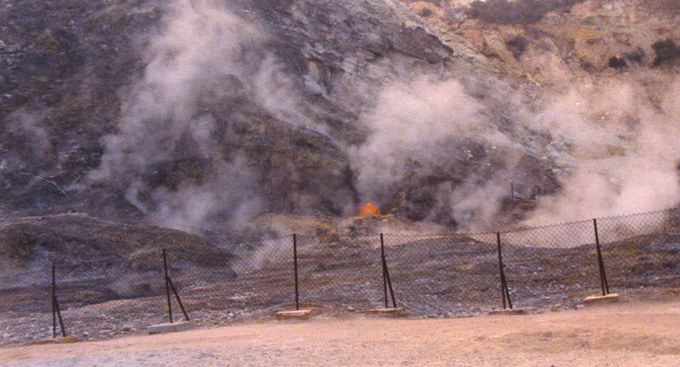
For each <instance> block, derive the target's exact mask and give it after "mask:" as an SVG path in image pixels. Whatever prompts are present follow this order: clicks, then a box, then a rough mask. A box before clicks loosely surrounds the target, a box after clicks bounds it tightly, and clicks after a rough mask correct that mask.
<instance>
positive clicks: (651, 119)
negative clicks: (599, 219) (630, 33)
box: [528, 81, 680, 224]
mask: <svg viewBox="0 0 680 367" xmlns="http://www.w3.org/2000/svg"><path fill="white" fill-rule="evenodd" d="M663 85H664V84H660V86H659V89H654V90H653V91H649V90H647V89H645V88H643V87H642V86H640V85H638V84H637V83H634V82H621V81H606V82H603V83H601V84H600V85H597V86H594V85H591V86H589V88H585V89H586V90H585V91H581V92H575V91H572V92H571V93H569V94H568V95H566V96H556V97H555V100H554V102H553V103H552V104H551V105H550V107H549V108H548V109H547V110H546V112H545V113H544V114H543V115H542V116H540V117H539V118H538V119H537V121H536V122H537V124H540V125H541V126H542V127H543V128H545V129H547V130H548V131H549V132H550V133H551V134H552V137H553V143H552V146H550V147H549V148H550V149H552V154H553V156H554V157H555V158H556V160H557V162H558V163H560V164H562V165H563V166H564V167H567V168H570V170H567V171H566V172H565V174H564V175H562V177H561V179H562V185H563V190H562V191H561V192H560V193H559V195H557V196H553V197H545V198H542V199H541V200H540V205H539V208H538V210H536V212H535V213H534V214H533V215H532V217H531V219H530V220H529V221H528V224H547V223H550V222H556V221H572V220H579V219H584V218H590V217H594V216H607V215H616V214H627V213H636V212H645V211H653V210H659V209H665V208H669V207H672V206H675V205H677V204H678V203H679V202H680V187H679V185H678V166H677V164H678V161H679V160H680V146H679V145H678V144H677V141H678V139H679V138H680V124H678V122H679V121H678V116H680V115H679V114H678V112H680V110H679V109H678V107H677V103H676V101H677V100H678V97H680V93H679V92H680V84H678V83H677V82H675V83H670V86H671V88H670V89H669V90H668V91H667V92H665V93H664V92H662V91H663V88H664V87H663ZM650 93H652V95H650ZM659 96H660V97H661V98H660V103H658V104H657V105H654V102H653V101H654V100H655V98H650V97H659ZM558 146H559V147H561V149H555V148H556V147H558Z"/></svg>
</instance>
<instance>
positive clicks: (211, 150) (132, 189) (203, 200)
mask: <svg viewBox="0 0 680 367" xmlns="http://www.w3.org/2000/svg"><path fill="white" fill-rule="evenodd" d="M266 41H267V36H266V35H265V34H264V33H263V32H262V31H261V30H260V29H258V28H257V27H256V26H253V25H251V24H249V23H248V22H247V21H245V20H243V19H241V18H240V17H238V16H236V15H234V14H233V13H232V12H230V11H229V10H227V9H225V8H224V5H223V4H222V5H220V4H219V3H218V2H213V1H210V0H197V1H196V0H194V1H189V0H176V1H174V2H173V3H172V4H171V5H170V6H169V12H168V15H167V18H166V22H165V24H164V27H163V28H162V30H161V31H160V32H159V33H158V34H156V35H154V36H153V37H150V39H149V45H148V54H147V55H146V57H147V60H146V61H147V66H146V68H145V71H144V76H143V78H142V79H141V80H140V81H139V82H138V83H136V84H135V85H134V86H132V87H131V89H130V90H129V91H124V92H123V93H122V94H123V95H122V96H121V97H122V100H123V101H124V104H123V107H122V117H121V121H120V123H119V125H118V128H119V131H118V132H117V133H116V134H115V135H109V136H106V137H105V138H104V144H105V152H104V155H103V157H102V163H101V166H100V168H99V169H98V170H97V171H96V172H93V173H92V175H91V177H92V178H93V179H94V180H95V181H104V180H106V181H109V182H114V183H116V184H117V185H118V187H119V188H121V189H123V190H124V191H126V193H127V194H126V198H127V200H128V201H129V202H131V203H133V204H135V205H136V206H137V207H138V208H139V209H140V210H142V211H143V212H144V213H146V214H148V215H150V217H151V218H152V219H153V220H154V221H155V222H157V223H158V224H160V225H163V226H167V227H173V228H178V229H183V230H189V231H198V230H200V229H203V228H204V227H205V226H206V220H207V219H208V218H211V217H215V216H224V217H226V218H221V220H223V221H226V222H228V223H230V224H231V225H233V226H238V227H242V226H246V225H247V223H248V220H249V218H251V217H252V216H253V215H254V214H255V213H257V211H258V210H260V209H259V208H260V207H261V205H260V204H261V202H260V199H259V195H260V192H259V189H258V182H257V178H258V173H257V172H254V171H253V170H252V169H251V168H249V166H248V165H247V164H246V162H245V159H244V158H243V157H242V156H241V155H240V154H239V153H238V152H233V151H232V152H227V151H224V149H223V147H224V143H225V142H226V141H229V139H230V138H231V134H230V126H229V123H228V122H224V121H220V120H219V119H217V118H216V116H213V115H211V114H210V113H208V112H205V111H202V110H201V102H202V101H204V100H206V99H208V100H212V102H215V101H217V103H212V104H213V105H214V104H217V105H219V104H220V102H221V101H224V100H225V98H229V97H238V96H246V97H247V98H249V99H251V100H255V101H257V102H258V103H259V104H260V105H261V106H263V107H264V108H265V109H266V110H268V112H269V113H271V115H272V116H274V117H277V118H280V119H291V120H293V121H296V122H299V123H307V122H306V121H305V120H304V119H302V118H293V117H298V115H297V112H296V111H297V110H298V108H297V105H296V103H297V102H298V98H297V95H296V94H295V93H292V92H290V81H289V80H288V79H287V78H286V76H285V74H284V73H282V72H281V70H280V67H279V66H278V65H277V63H276V60H275V58H274V57H273V56H271V55H269V54H268V53H267V52H265V51H264V44H265V42H266ZM182 158H186V159H188V160H192V161H197V162H198V163H196V165H198V166H200V165H201V164H203V165H205V166H207V168H206V170H207V171H209V172H210V173H209V174H208V175H207V178H204V179H197V180H189V182H187V181H186V180H185V181H183V182H179V183H178V184H177V187H173V188H172V189H169V188H167V187H165V186H160V187H153V186H152V185H151V184H150V183H149V181H152V180H150V179H148V178H147V179H143V177H144V176H149V175H153V174H154V170H155V169H156V168H157V167H158V166H159V165H160V164H163V163H164V162H171V161H172V160H173V159H182ZM201 162H202V163H201Z"/></svg>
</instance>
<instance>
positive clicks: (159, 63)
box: [91, 0, 680, 231]
mask: <svg viewBox="0 0 680 367" xmlns="http://www.w3.org/2000/svg"><path fill="white" fill-rule="evenodd" d="M556 3H561V2H556ZM266 42H267V35H266V34H264V32H262V31H261V30H260V29H258V28H257V27H255V26H253V25H252V24H250V23H249V22H247V21H245V20H243V19H242V18H240V17H238V16H236V15H234V14H233V13H231V12H230V11H228V10H226V9H225V8H224V7H222V6H220V5H217V4H216V3H214V2H211V1H209V0H195V1H189V0H176V1H174V2H173V3H172V5H171V6H170V11H169V13H168V17H167V22H166V24H165V26H164V27H163V29H162V31H161V32H159V34H157V35H155V36H154V37H152V38H151V39H150V42H149V52H148V55H147V60H146V61H147V67H146V69H145V72H144V76H143V78H142V79H141V80H140V81H139V82H138V83H136V84H135V85H133V86H132V87H131V88H130V90H127V91H123V94H124V96H123V100H124V104H123V107H122V118H121V121H120V123H119V131H118V132H117V133H116V134H114V135H109V136H107V137H105V139H104V143H105V152H104V155H103V157H102V163H101V166H100V168H99V169H98V170H96V171H95V172H92V174H91V178H92V179H93V180H95V181H108V182H113V183H114V184H115V185H117V186H118V187H119V188H120V189H122V190H123V191H124V192H126V198H127V199H128V201H129V202H131V203H133V204H134V205H136V206H137V207H138V208H139V209H140V210H142V211H143V212H144V213H146V214H148V215H149V216H150V218H152V220H154V221H155V222H156V223H158V224H160V225H163V226H168V227H173V228H178V229H183V230H189V231H200V230H202V229H205V228H206V223H207V222H208V221H209V220H210V219H211V218H219V219H220V220H225V221H227V222H228V223H229V224H230V225H232V226H235V227H244V226H247V225H248V223H249V220H250V218H252V217H253V216H254V215H256V214H257V213H258V211H259V210H260V208H261V207H262V205H261V204H262V200H261V194H262V193H261V192H260V191H261V189H260V188H259V185H258V180H259V175H260V173H259V172H257V171H255V170H253V169H252V168H250V167H249V166H248V164H247V163H246V160H245V159H244V157H243V156H242V155H241V154H240V153H239V152H238V151H228V152H227V151H224V150H223V147H224V145H225V144H224V143H225V142H228V141H229V140H230V139H231V135H232V134H231V133H230V131H231V130H230V128H231V127H230V126H229V123H228V122H224V121H221V120H220V119H219V118H217V117H218V116H213V115H212V114H210V113H207V112H205V111H204V109H202V108H201V104H202V102H203V101H205V100H206V99H208V100H215V99H217V100H220V99H224V98H230V97H235V96H236V97H237V96H245V97H247V98H249V99H251V100H254V101H256V102H257V103H258V105H260V106H262V107H263V108H265V109H266V110H267V111H268V112H269V113H270V114H271V115H272V116H274V117H275V118H277V119H279V120H283V121H295V123H296V124H299V125H304V126H305V127H308V128H311V129H313V130H316V131H320V132H323V129H322V128H321V127H319V126H317V125H314V123H313V122H312V121H309V120H308V119H307V118H305V117H304V113H302V112H301V111H302V107H301V98H300V97H298V94H297V93H296V92H294V90H295V88H294V86H293V83H292V81H291V79H289V78H287V77H286V74H285V72H283V68H282V67H281V66H280V65H279V63H278V62H277V60H276V58H275V57H274V56H272V55H270V54H268V53H267V52H266V51H265V49H266V47H265V44H266ZM499 83H500V82H499ZM673 86H674V87H673V88H670V89H669V90H668V91H667V92H666V94H665V95H664V96H663V97H662V98H661V99H660V102H654V100H653V99H652V98H651V96H652V95H654V94H655V93H656V94H658V93H657V92H658V91H649V90H648V89H646V88H645V87H643V86H642V85H641V84H639V83H637V82H635V81H634V80H633V81H628V82H624V81H620V80H610V81H606V82H602V83H599V84H595V83H592V85H587V86H586V87H582V88H579V89H573V90H572V91H570V92H568V93H566V94H561V95H555V96H554V97H553V98H548V101H547V102H537V105H536V106H531V107H528V106H525V105H523V102H518V101H521V100H522V98H521V97H520V96H517V95H510V94H502V93H505V92H490V93H497V95H491V96H486V97H487V98H484V99H482V98H479V96H478V93H471V92H470V87H469V86H467V85H465V84H464V83H461V82H459V81H457V80H455V79H447V80H440V79H438V78H435V77H431V76H420V77H414V78H413V80H410V81H401V82H397V83H395V84H392V85H390V86H387V87H386V88H385V89H384V90H383V91H382V92H381V93H380V94H379V95H378V96H377V102H376V106H375V108H373V109H371V110H370V111H367V112H365V113H364V114H363V115H362V116H361V117H360V123H362V124H364V125H365V127H366V129H367V130H368V131H369V135H368V137H367V139H366V141H365V142H364V143H363V144H361V145H359V146H352V147H347V152H348V156H349V157H350V160H351V167H352V170H353V172H354V177H355V184H356V188H357V190H358V191H359V193H360V194H361V197H362V198H363V199H364V200H371V201H376V202H378V203H379V204H383V205H386V204H388V203H392V205H394V206H395V207H396V206H397V205H396V204H394V203H395V202H398V201H399V197H400V195H404V193H406V195H411V196H408V197H406V198H405V201H406V202H407V203H409V202H410V203H411V205H420V206H421V207H425V208H427V210H426V212H427V213H426V214H425V215H423V216H422V217H420V218H416V219H419V220H434V221H442V218H453V220H454V221H455V224H456V225H457V226H459V227H461V228H465V229H472V230H477V229H489V228H494V229H495V228H497V226H499V225H502V224H504V223H505V222H506V221H507V220H508V218H504V217H503V216H502V215H501V214H502V213H501V212H502V209H503V203H504V201H506V200H507V197H508V196H509V183H510V181H512V180H513V179H514V178H516V177H518V176H521V177H528V176H531V175H534V176H535V175H536V173H527V172H524V171H526V170H529V169H530V168H531V167H526V164H525V163H522V162H523V159H525V158H526V157H527V156H530V157H533V158H534V159H535V162H542V163H540V164H541V165H544V166H545V167H547V169H548V170H549V169H550V168H552V169H553V171H554V172H556V174H557V177H558V179H559V182H560V183H561V186H562V189H561V190H560V191H559V192H558V193H557V194H556V195H552V196H544V197H542V198H540V200H539V202H538V207H537V209H536V210H535V211H534V212H533V213H531V215H530V216H529V218H528V219H527V220H526V222H525V224H531V225H535V224H548V223H552V222H557V221H566V220H575V219H583V218H590V217H593V216H600V215H609V214H614V213H628V212H637V211H646V210H655V209H660V208H664V207H669V206H672V205H676V204H677V203H678V202H679V201H680V193H679V190H678V176H677V166H676V165H677V160H678V158H680V147H678V146H677V144H676V142H677V141H678V138H680V124H678V123H677V122H678V121H677V116H679V115H680V114H679V113H680V109H679V107H678V106H677V105H676V104H675V103H674V102H675V101H676V100H677V98H678V97H680V83H674V84H673ZM488 87H489V88H488V89H490V90H494V86H488ZM667 89H668V88H667ZM517 93H521V92H517ZM473 95H474V97H473ZM499 101H505V103H508V104H509V108H510V109H512V110H513V111H511V112H510V115H511V116H512V121H510V123H509V125H510V126H504V125H503V124H499V121H498V119H497V118H495V117H494V113H495V111H498V110H499V109H503V108H505V107H503V106H499V103H501V102H499ZM535 111H538V112H535ZM232 145H234V146H237V145H238V144H232ZM188 152H192V153H191V154H188ZM196 152H198V153H196ZM177 157H180V158H186V159H187V160H190V161H196V162H198V163H196V164H197V165H199V166H200V165H205V166H206V167H207V168H206V170H208V171H210V174H209V175H206V177H204V178H202V179H196V180H184V181H181V182H179V183H177V185H176V187H173V188H168V187H166V186H162V185H160V186H159V185H154V184H153V183H152V181H153V180H151V179H149V176H150V175H152V174H153V172H154V171H155V170H156V169H157V168H158V167H159V166H160V165H162V164H164V163H165V162H168V161H171V160H172V159H173V158H177ZM201 162H203V163H201ZM518 172H519V173H518ZM539 174H541V173H539ZM534 178H536V177H534ZM539 179H540V177H539ZM424 191H428V192H427V193H425V192H424Z"/></svg>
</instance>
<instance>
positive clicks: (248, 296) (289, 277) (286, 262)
mask: <svg viewBox="0 0 680 367" xmlns="http://www.w3.org/2000/svg"><path fill="white" fill-rule="evenodd" d="M596 228H597V234H598V236H596ZM499 237H500V246H499V242H498V238H499ZM598 239H599V244H600V246H601V254H602V259H603V264H604V270H605V274H606V278H607V280H608V286H609V288H610V290H611V291H612V292H621V291H626V290H632V289H639V288H641V287H645V288H647V287H680V209H672V210H667V211H661V212H654V213H645V214H637V215H629V216H622V217H610V218H602V219H598V220H597V221H583V222H575V223H567V224H560V225H554V226H548V227H540V228H529V229H523V230H517V231H510V232H502V233H500V234H497V233H481V234H450V235H444V234H432V235H427V234H385V235H384V237H383V241H382V245H384V252H385V264H386V267H387V269H388V272H389V278H390V281H391V284H392V288H393V290H394V296H395V300H396V302H397V305H398V306H399V307H403V308H405V309H407V310H409V311H410V313H412V314H413V315H416V316H451V315H460V314H469V313H472V314H476V313H481V312H486V311H488V310H491V309H494V308H500V307H502V298H501V294H502V293H501V292H502V288H501V275H500V274H501V269H503V272H504V276H505V279H506V283H507V287H508V290H509V294H510V300H511V301H512V303H513V306H515V307H524V308H529V309H546V308H553V309H554V308H568V307H572V306H574V305H575V304H577V303H579V302H582V301H583V298H584V297H585V296H588V295H593V294H597V293H598V292H600V291H601V287H602V285H601V281H600V279H601V277H600V266H599V261H598V255H597V243H598V241H597V240H598ZM499 247H500V250H501V252H500V254H499ZM145 249H146V248H145ZM202 251H203V252H196V251H192V249H191V248H189V247H186V248H184V247H181V248H174V249H172V250H168V252H167V262H168V278H169V279H171V282H172V286H174V288H175V289H176V291H177V294H178V295H179V297H180V299H181V302H182V305H183V306H184V308H185V309H186V311H187V313H188V316H189V317H190V318H191V319H192V320H197V322H198V323H199V325H202V326H208V325H217V324H224V323H228V322H231V321H235V320H242V319H261V318H272V317H273V314H274V312H275V311H279V310H286V309H294V308H295V307H296V292H295V290H296V288H295V283H296V282H295V266H294V264H295V257H294V252H297V264H298V266H297V274H298V285H299V286H298V290H299V293H298V297H299V302H300V305H301V306H302V307H309V306H312V307H316V308H319V309H321V310H322V312H324V313H326V314H332V315H335V316H342V315H348V314H350V313H349V312H355V311H365V310H369V309H373V308H382V307H385V294H386V293H387V294H388V300H389V303H388V305H389V307H391V306H392V300H391V297H390V296H389V290H387V292H386V289H385V288H384V283H386V282H384V270H383V263H382V256H381V237H380V236H379V235H362V236H358V235H357V236H335V237H333V236H324V237H319V236H296V237H295V240H294V237H293V236H292V235H291V236H285V237H280V238H260V239H251V240H242V241H239V242H236V243H220V246H219V248H214V249H212V250H210V251H206V250H202ZM36 257H37V258H40V257H39V256H36ZM90 257H91V258H97V257H96V256H90ZM44 258H45V259H46V260H44V261H42V262H34V263H31V265H30V268H23V269H21V271H9V270H7V269H5V270H2V271H0V336H2V339H0V345H11V344H16V343H25V342H27V341H30V340H31V339H35V338H47V337H50V336H51V335H52V333H53V327H52V325H53V324H52V322H53V321H52V271H51V268H52V263H51V261H52V258H51V257H50V256H46V257H44ZM66 258H68V259H71V260H69V261H68V262H67V261H62V262H59V261H56V263H55V264H54V265H55V268H56V277H55V284H56V291H55V293H56V296H57V299H58V302H59V306H60V307H59V308H60V310H61V314H62V318H63V320H64V326H65V328H66V332H67V334H69V335H77V336H78V337H80V338H84V339H98V338H106V337H111V336H116V335H121V334H126V333H132V332H136V331H142V330H144V329H145V328H146V327H147V326H149V325H152V324H156V323H162V322H167V321H168V318H169V316H168V294H169V295H170V301H171V307H172V310H173V319H174V321H179V320H182V319H183V318H184V316H183V313H182V310H181V308H180V305H179V303H178V300H177V297H176V296H175V293H174V292H173V290H172V287H170V286H166V280H165V279H166V278H165V268H164V265H163V264H164V263H163V255H162V250H161V248H160V247H159V248H157V249H154V250H148V249H146V250H144V251H142V252H139V253H134V254H133V255H132V256H131V257H130V256H128V257H126V258H125V259H117V258H115V257H111V258H110V259H108V260H106V261H89V260H87V259H88V257H87V256H86V257H83V260H82V261H76V260H73V259H74V257H66ZM501 261H502V262H501ZM56 331H57V334H60V329H59V323H57V329H56Z"/></svg>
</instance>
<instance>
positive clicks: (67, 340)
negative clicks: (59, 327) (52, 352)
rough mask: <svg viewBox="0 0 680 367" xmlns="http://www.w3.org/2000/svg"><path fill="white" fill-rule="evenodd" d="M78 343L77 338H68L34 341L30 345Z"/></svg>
mask: <svg viewBox="0 0 680 367" xmlns="http://www.w3.org/2000/svg"><path fill="white" fill-rule="evenodd" d="M77 341H78V338H76V337H75V336H66V337H62V338H49V339H41V340H34V341H32V342H30V343H29V345H45V344H69V343H75V342H77Z"/></svg>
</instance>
